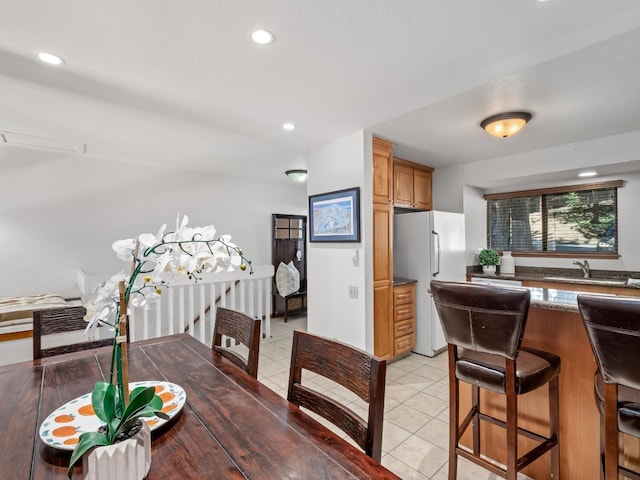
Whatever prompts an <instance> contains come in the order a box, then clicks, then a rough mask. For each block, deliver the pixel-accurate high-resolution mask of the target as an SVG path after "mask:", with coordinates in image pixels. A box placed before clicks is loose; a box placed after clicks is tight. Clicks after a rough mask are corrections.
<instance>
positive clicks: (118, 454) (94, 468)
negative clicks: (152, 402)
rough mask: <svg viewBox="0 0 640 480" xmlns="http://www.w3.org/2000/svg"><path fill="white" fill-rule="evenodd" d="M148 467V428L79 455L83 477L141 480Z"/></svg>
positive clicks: (149, 457)
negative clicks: (122, 439) (81, 455)
mask: <svg viewBox="0 0 640 480" xmlns="http://www.w3.org/2000/svg"><path fill="white" fill-rule="evenodd" d="M150 467H151V431H150V430H149V427H148V426H147V422H145V421H144V420H142V428H141V429H140V431H139V432H138V433H136V434H135V435H134V436H133V437H131V438H129V439H127V440H124V441H122V442H118V443H115V444H113V445H107V446H104V447H97V448H94V449H93V450H91V451H90V452H89V453H87V454H85V455H84V456H83V457H82V475H83V477H82V478H83V479H84V480H114V479H118V480H142V479H143V478H145V477H146V476H147V473H149V468H150Z"/></svg>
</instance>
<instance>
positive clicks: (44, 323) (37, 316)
mask: <svg viewBox="0 0 640 480" xmlns="http://www.w3.org/2000/svg"><path fill="white" fill-rule="evenodd" d="M86 313H87V310H86V309H85V308H84V307H82V306H71V307H64V306H63V307H56V308H47V309H42V310H34V312H33V358H34V359H37V358H45V357H51V356H54V355H60V354H62V353H70V352H78V351H81V350H89V349H92V348H98V347H104V346H107V345H112V344H113V339H111V338H106V339H102V340H94V341H86V342H76V343H70V344H67V345H61V346H55V347H49V348H42V337H46V336H48V335H55V334H58V333H70V332H81V331H83V330H85V328H86V327H87V322H86V321H85V320H84V316H85V315H86Z"/></svg>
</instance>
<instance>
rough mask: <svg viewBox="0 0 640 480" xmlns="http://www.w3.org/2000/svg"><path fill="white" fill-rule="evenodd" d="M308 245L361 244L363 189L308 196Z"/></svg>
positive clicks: (355, 188)
mask: <svg viewBox="0 0 640 480" xmlns="http://www.w3.org/2000/svg"><path fill="white" fill-rule="evenodd" d="M309 241H310V242H359V241H360V187H354V188H348V189H346V190H338V191H336V192H329V193H321V194H319V195H311V196H309Z"/></svg>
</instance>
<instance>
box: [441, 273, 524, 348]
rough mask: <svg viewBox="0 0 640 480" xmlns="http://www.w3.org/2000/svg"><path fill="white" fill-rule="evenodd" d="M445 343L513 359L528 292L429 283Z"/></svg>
mask: <svg viewBox="0 0 640 480" xmlns="http://www.w3.org/2000/svg"><path fill="white" fill-rule="evenodd" d="M431 292H432V294H433V298H434V300H435V304H436V308H437V310H438V314H439V316H440V321H441V323H442V328H443V330H444V335H445V338H446V340H447V343H449V344H453V345H457V346H459V347H462V348H467V349H471V350H474V351H477V352H482V353H491V354H494V355H501V356H503V357H506V358H510V359H514V358H516V356H517V355H518V351H519V350H520V345H521V343H522V336H523V334H524V327H525V325H526V322H527V313H528V311H529V303H530V294H529V290H527V289H524V288H516V287H503V286H500V287H497V286H493V285H479V284H472V283H462V282H443V281H439V280H432V281H431Z"/></svg>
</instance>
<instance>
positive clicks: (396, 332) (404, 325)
mask: <svg viewBox="0 0 640 480" xmlns="http://www.w3.org/2000/svg"><path fill="white" fill-rule="evenodd" d="M413 325H414V321H413V318H412V319H410V320H406V321H404V322H396V323H394V324H393V338H400V337H404V336H405V335H413V333H414V332H413Z"/></svg>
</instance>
